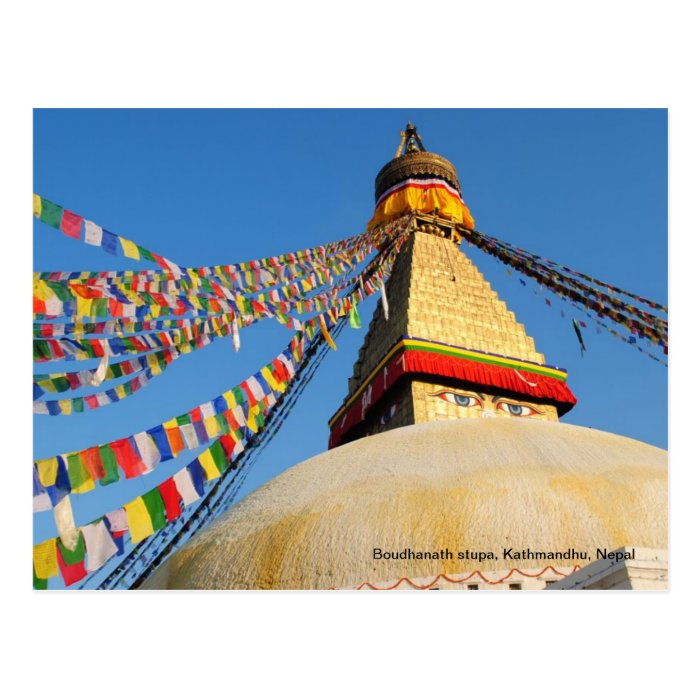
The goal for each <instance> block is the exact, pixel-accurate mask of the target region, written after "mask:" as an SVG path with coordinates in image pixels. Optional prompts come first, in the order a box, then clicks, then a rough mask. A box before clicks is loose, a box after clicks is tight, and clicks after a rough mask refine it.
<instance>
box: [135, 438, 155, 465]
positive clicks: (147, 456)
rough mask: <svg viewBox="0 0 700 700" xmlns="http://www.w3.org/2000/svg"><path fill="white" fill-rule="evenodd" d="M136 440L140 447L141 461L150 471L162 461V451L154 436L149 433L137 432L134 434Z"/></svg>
mask: <svg viewBox="0 0 700 700" xmlns="http://www.w3.org/2000/svg"><path fill="white" fill-rule="evenodd" d="M134 442H135V443H136V446H137V447H138V448H139V454H140V455H141V461H142V462H143V463H144V464H145V465H146V467H147V471H146V472H144V473H145V474H147V473H148V472H150V471H152V470H153V469H155V467H156V466H157V465H158V463H159V462H160V451H159V450H158V448H157V447H156V443H155V442H154V440H153V438H152V437H151V436H150V435H149V434H148V433H136V435H134Z"/></svg>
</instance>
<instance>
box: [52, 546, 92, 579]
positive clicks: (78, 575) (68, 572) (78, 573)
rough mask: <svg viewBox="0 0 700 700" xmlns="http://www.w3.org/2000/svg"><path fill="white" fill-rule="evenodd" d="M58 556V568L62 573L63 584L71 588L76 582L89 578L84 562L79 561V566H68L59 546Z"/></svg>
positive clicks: (57, 547) (57, 548) (57, 549)
mask: <svg viewBox="0 0 700 700" xmlns="http://www.w3.org/2000/svg"><path fill="white" fill-rule="evenodd" d="M56 554H57V555H58V568H59V569H60V571H61V576H62V577H63V583H65V584H66V586H70V585H71V584H73V583H75V582H76V581H82V580H83V579H84V578H85V577H86V576H87V571H85V563H84V562H82V561H79V562H78V563H77V564H66V562H65V561H63V555H62V554H61V548H60V547H59V546H58V544H57V545H56Z"/></svg>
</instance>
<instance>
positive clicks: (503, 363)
mask: <svg viewBox="0 0 700 700" xmlns="http://www.w3.org/2000/svg"><path fill="white" fill-rule="evenodd" d="M403 348H404V349H405V350H418V351H420V352H434V353H436V354H438V355H448V356H450V357H458V358H461V359H468V360H473V361H474V362H481V363H482V364H486V365H496V366H497V367H508V368H511V369H522V370H524V371H525V372H532V373H533V374H542V375H544V376H545V377H552V379H558V380H560V381H564V379H563V378H562V376H561V375H560V374H559V373H558V372H555V371H554V372H553V371H552V370H548V369H544V368H540V367H537V366H536V365H530V364H529V363H525V362H518V361H517V360H507V359H505V358H496V357H494V356H493V355H489V356H483V355H477V354H476V353H474V354H472V353H470V352H469V351H468V350H457V349H456V348H448V347H437V348H433V347H430V348H426V347H423V346H420V345H411V344H410V342H409V343H407V344H406V345H404V346H403Z"/></svg>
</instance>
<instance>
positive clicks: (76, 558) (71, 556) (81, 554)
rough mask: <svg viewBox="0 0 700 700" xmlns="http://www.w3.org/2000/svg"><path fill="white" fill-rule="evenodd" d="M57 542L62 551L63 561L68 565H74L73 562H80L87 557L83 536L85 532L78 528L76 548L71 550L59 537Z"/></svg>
mask: <svg viewBox="0 0 700 700" xmlns="http://www.w3.org/2000/svg"><path fill="white" fill-rule="evenodd" d="M56 542H57V543H58V548H59V550H60V551H61V556H62V557H63V561H64V563H65V564H66V565H67V566H72V565H73V564H80V563H81V562H82V561H84V559H85V540H84V538H83V533H82V532H80V530H78V544H76V545H75V549H74V550H73V551H72V552H71V551H70V549H68V548H67V547H65V546H64V544H63V542H61V538H60V537H59V538H58V539H57V540H56Z"/></svg>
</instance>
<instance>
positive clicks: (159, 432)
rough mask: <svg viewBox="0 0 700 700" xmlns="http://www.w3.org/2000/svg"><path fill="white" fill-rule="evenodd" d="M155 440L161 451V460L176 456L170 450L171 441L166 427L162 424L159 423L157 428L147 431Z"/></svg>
mask: <svg viewBox="0 0 700 700" xmlns="http://www.w3.org/2000/svg"><path fill="white" fill-rule="evenodd" d="M146 432H147V433H148V434H149V435H150V436H151V438H152V439H153V442H155V444H156V447H157V449H158V452H160V458H161V460H168V459H172V458H173V457H174V455H173V453H172V452H171V450H170V443H169V442H168V436H167V434H166V432H165V428H163V426H162V425H158V426H156V427H155V428H151V429H150V430H147V431H146Z"/></svg>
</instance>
